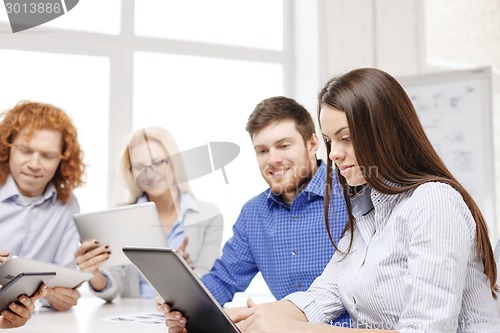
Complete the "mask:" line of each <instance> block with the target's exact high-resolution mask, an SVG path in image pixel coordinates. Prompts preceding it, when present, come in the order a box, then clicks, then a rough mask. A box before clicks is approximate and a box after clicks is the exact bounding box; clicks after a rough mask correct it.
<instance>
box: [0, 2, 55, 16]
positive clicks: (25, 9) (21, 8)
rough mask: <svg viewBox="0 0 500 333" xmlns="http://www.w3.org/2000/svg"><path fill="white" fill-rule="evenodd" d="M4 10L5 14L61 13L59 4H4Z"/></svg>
mask: <svg viewBox="0 0 500 333" xmlns="http://www.w3.org/2000/svg"><path fill="white" fill-rule="evenodd" d="M5 8H6V9H7V14H53V13H54V14H59V13H61V12H62V11H63V8H62V6H61V4H60V3H51V2H47V3H44V2H30V3H23V4H19V3H11V2H6V3H5Z"/></svg>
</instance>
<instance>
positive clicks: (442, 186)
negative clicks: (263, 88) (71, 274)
mask: <svg viewBox="0 0 500 333" xmlns="http://www.w3.org/2000/svg"><path fill="white" fill-rule="evenodd" d="M318 108H319V112H318V116H319V121H320V125H321V130H322V133H323V137H324V139H325V143H326V146H327V153H328V157H329V159H330V160H329V161H328V167H329V172H327V177H331V175H332V172H333V170H332V169H333V165H335V172H337V173H338V175H339V177H338V178H339V180H340V184H339V186H341V188H342V190H343V193H344V197H345V202H346V204H347V207H348V213H349V221H348V224H347V227H346V230H345V233H344V236H343V237H342V239H341V240H340V241H339V243H338V244H334V245H335V247H336V248H337V251H336V252H335V254H334V256H333V258H332V260H331V261H330V263H329V264H328V266H327V267H326V268H325V270H324V272H323V274H322V275H321V276H320V277H318V278H317V279H316V280H315V281H314V283H313V284H312V285H311V287H310V288H309V290H307V291H306V292H298V293H294V294H291V295H289V296H287V297H286V299H285V300H282V301H279V302H275V303H268V304H262V305H255V304H253V302H252V301H251V300H249V301H248V308H246V309H244V310H239V311H235V312H233V313H232V318H233V320H234V321H235V322H236V323H238V326H239V328H240V329H241V331H242V332H245V333H247V332H343V331H344V330H349V331H350V332H357V331H364V330H365V329H371V330H373V329H376V330H377V331H379V332H385V331H394V330H396V331H399V332H404V333H410V332H436V333H437V332H439V333H443V332H498V327H500V319H499V314H498V313H497V311H496V308H495V298H496V292H497V286H496V278H497V270H496V265H495V261H494V258H493V251H492V247H491V244H490V241H489V237H488V231H487V226H486V222H485V220H484V218H483V216H482V214H481V212H480V211H479V209H478V207H477V205H476V203H475V202H474V200H473V199H472V197H471V196H470V195H469V193H467V191H466V190H465V189H464V188H463V187H462V186H461V185H460V183H459V182H458V181H457V180H456V179H455V178H454V177H453V175H452V174H451V173H450V172H449V170H448V169H447V168H446V166H445V165H444V164H443V162H442V161H441V159H440V158H439V156H438V154H437V153H436V151H435V150H434V148H433V147H432V145H431V144H430V142H429V140H428V138H427V136H426V135H425V133H424V130H423V128H422V126H421V124H420V122H419V119H418V116H417V114H416V111H415V109H414V107H413V105H412V104H411V101H410V99H409V98H408V96H407V95H406V93H405V91H404V90H403V88H402V87H401V86H400V84H399V83H398V82H397V81H396V80H395V79H394V78H393V77H392V76H391V75H389V74H387V73H385V72H383V71H381V70H378V69H373V68H364V69H357V70H354V71H351V72H349V73H347V74H345V75H343V76H340V77H337V78H333V79H331V80H330V81H329V82H327V83H326V85H325V86H324V88H323V89H322V90H321V92H320V94H319V107H318ZM326 184H331V183H330V182H329V181H328V180H327V182H326ZM327 192H331V188H328V189H327ZM328 202H329V200H328V196H325V203H326V205H325V206H326V207H325V212H327V211H328ZM325 217H326V221H328V219H327V217H328V216H327V214H325ZM327 224H328V222H327ZM167 310H168V307H167ZM344 310H347V311H348V312H349V314H350V316H351V319H352V325H351V327H350V328H339V327H335V326H330V325H327V324H326V323H328V322H329V321H330V320H332V319H334V318H336V317H337V316H338V315H339V314H340V313H341V312H342V311H344ZM176 316H179V313H178V312H176V311H172V312H170V313H167V314H166V318H167V326H169V327H170V330H169V332H171V333H172V332H182V329H183V327H184V325H185V322H186V319H185V318H180V317H177V318H178V319H176ZM179 318H180V319H179Z"/></svg>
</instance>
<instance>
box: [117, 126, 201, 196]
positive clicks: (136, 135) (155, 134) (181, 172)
mask: <svg viewBox="0 0 500 333" xmlns="http://www.w3.org/2000/svg"><path fill="white" fill-rule="evenodd" d="M145 135H146V137H147V140H149V141H156V142H158V143H159V144H161V145H162V146H163V148H165V150H166V151H167V156H172V155H175V154H178V153H179V147H178V146H177V143H176V142H175V140H174V137H173V136H172V135H171V134H170V133H169V132H168V131H167V130H165V129H163V128H161V127H158V126H151V127H146V128H143V129H140V130H137V131H134V132H132V133H131V134H130V137H129V139H128V142H127V146H126V147H125V149H124V150H123V153H122V155H121V158H120V162H119V165H118V171H119V173H120V175H121V177H122V180H123V181H124V182H125V185H126V187H127V190H128V191H129V193H130V195H131V202H132V203H135V202H136V201H137V199H138V198H139V197H140V196H141V195H142V194H143V193H144V191H143V190H141V189H140V188H139V186H137V183H136V181H135V178H134V175H133V174H132V170H131V162H130V153H129V150H130V148H131V147H132V146H134V145H136V144H138V143H141V142H144V140H145ZM171 166H172V169H173V171H174V175H175V179H176V180H177V179H186V177H185V174H186V168H185V167H184V164H183V163H182V161H180V162H179V163H175V165H174V164H171ZM177 187H178V189H179V190H180V191H181V192H187V193H189V194H191V195H193V192H192V191H191V187H190V186H189V183H188V182H184V183H181V184H177Z"/></svg>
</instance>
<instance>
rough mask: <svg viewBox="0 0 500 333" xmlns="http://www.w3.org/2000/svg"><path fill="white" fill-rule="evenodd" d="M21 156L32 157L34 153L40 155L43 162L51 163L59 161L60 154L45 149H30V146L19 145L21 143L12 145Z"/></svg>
mask: <svg viewBox="0 0 500 333" xmlns="http://www.w3.org/2000/svg"><path fill="white" fill-rule="evenodd" d="M12 147H13V148H15V151H17V152H18V153H19V154H20V155H21V156H23V157H24V158H30V159H31V158H32V157H33V155H34V154H35V153H38V154H39V155H40V160H41V161H42V162H45V163H52V162H57V161H59V160H60V159H61V158H62V156H61V154H59V153H52V152H47V151H39V150H34V149H31V148H30V147H26V146H21V145H12Z"/></svg>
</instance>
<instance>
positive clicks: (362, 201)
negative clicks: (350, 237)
mask: <svg viewBox="0 0 500 333" xmlns="http://www.w3.org/2000/svg"><path fill="white" fill-rule="evenodd" d="M371 192H372V189H371V188H370V187H369V186H365V187H363V189H362V190H361V191H359V192H358V193H356V194H355V195H354V196H352V197H351V209H352V216H354V217H355V218H359V217H361V216H364V215H366V214H368V213H369V212H370V211H371V210H372V209H373V201H372V198H371Z"/></svg>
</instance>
